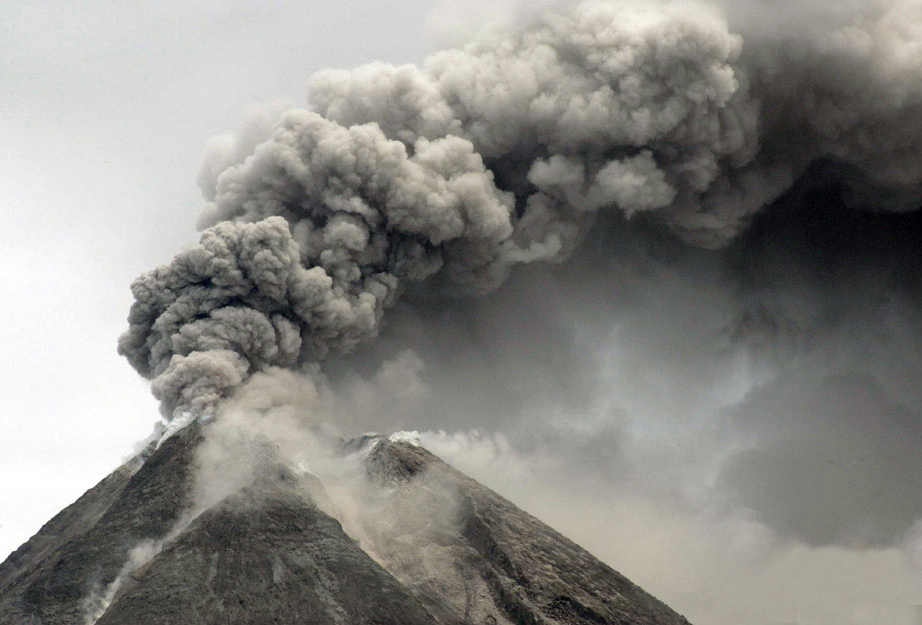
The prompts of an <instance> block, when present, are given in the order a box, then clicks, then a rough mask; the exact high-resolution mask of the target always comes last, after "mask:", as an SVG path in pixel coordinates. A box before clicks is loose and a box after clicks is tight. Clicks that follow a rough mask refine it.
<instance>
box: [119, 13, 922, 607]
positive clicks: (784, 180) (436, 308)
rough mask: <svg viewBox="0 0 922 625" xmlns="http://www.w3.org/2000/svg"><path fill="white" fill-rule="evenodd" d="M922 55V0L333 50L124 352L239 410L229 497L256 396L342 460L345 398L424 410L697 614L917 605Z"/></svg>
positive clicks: (409, 420)
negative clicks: (335, 446)
mask: <svg viewBox="0 0 922 625" xmlns="http://www.w3.org/2000/svg"><path fill="white" fill-rule="evenodd" d="M920 59H922V6H920V5H919V3H917V2H914V1H912V0H866V1H860V2H859V1H855V2H844V3H837V4H836V5H835V6H825V4H824V3H803V4H800V3H797V2H790V3H785V4H784V5H783V6H779V5H778V4H777V3H770V2H763V1H761V0H744V1H739V2H737V1H732V2H731V1H726V2H723V1H715V2H712V3H700V2H667V1H665V0H664V1H655V2H635V1H631V0H628V1H625V2H614V1H613V2H603V1H589V2H581V3H569V4H567V3H565V4H558V5H557V6H556V7H551V8H547V7H546V6H545V7H544V8H543V9H542V11H540V12H539V11H525V12H522V13H521V14H519V15H517V19H516V20H515V23H511V22H510V23H509V24H506V25H505V26H502V27H497V28H493V29H490V30H484V31H483V32H481V33H480V34H479V35H477V36H476V37H475V38H474V40H473V41H472V42H470V43H468V44H466V45H464V46H462V47H459V48H456V49H450V50H445V51H441V52H438V53H436V54H433V55H432V56H431V57H429V58H428V59H427V60H426V61H425V62H424V63H423V64H421V65H420V66H414V65H405V66H399V67H395V66H392V65H388V64H385V63H380V62H375V63H371V64H369V65H366V66H363V67H359V68H357V69H353V70H327V71H323V72H320V73H319V74H317V75H315V76H314V77H313V78H312V79H311V81H310V96H309V100H310V104H309V106H308V107H307V108H303V109H302V108H297V107H295V106H293V105H290V104H273V105H271V106H268V107H266V108H264V109H261V110H259V111H256V112H254V113H253V114H252V115H251V116H250V118H249V120H248V121H247V123H246V124H244V126H243V127H242V128H241V129H240V131H239V132H238V133H237V134H235V135H225V136H222V137H218V138H216V139H214V140H213V141H212V142H210V143H209V146H208V148H207V152H206V162H205V164H204V166H203V168H202V170H201V173H200V176H199V183H200V185H201V187H202V190H203V194H204V196H205V200H206V204H205V208H204V210H203V211H202V214H201V217H200V220H199V224H200V227H201V228H202V229H203V233H202V236H201V240H200V242H199V244H197V245H194V246H191V247H189V248H188V249H186V250H184V251H183V252H181V253H180V254H179V255H178V256H177V257H176V258H175V259H174V260H173V262H172V263H171V264H170V265H167V266H163V267H160V268H158V269H156V270H154V271H152V272H150V273H147V274H145V275H143V276H141V277H140V278H139V279H138V280H137V281H136V282H135V283H134V284H133V286H132V290H133V293H134V296H135V299H136V302H135V304H134V305H133V307H132V310H131V313H130V317H129V323H130V327H129V330H128V332H127V333H126V334H125V335H123V336H122V338H121V339H120V343H119V349H120V352H121V353H122V354H124V355H125V356H126V357H127V358H128V359H129V361H130V362H131V364H132V365H133V366H134V367H135V368H136V369H137V370H138V371H139V372H140V373H141V374H142V375H144V376H145V377H148V378H150V379H152V387H153V391H154V394H155V395H156V396H157V397H158V398H159V399H160V400H161V404H162V411H163V413H164V417H165V418H166V419H167V420H171V419H176V420H175V421H174V424H175V423H184V422H185V421H186V420H189V419H192V418H195V417H203V416H212V415H216V416H217V417H218V418H217V420H218V423H217V424H216V425H218V426H220V427H217V428H213V431H212V433H211V434H210V438H209V439H208V440H206V444H205V445H203V447H202V450H201V452H200V453H201V458H202V463H203V468H202V471H201V475H200V476H199V478H198V479H199V484H198V486H197V488H198V494H197V497H198V499H199V500H200V502H205V503H203V504H202V505H206V504H207V502H211V501H214V500H217V499H220V498H221V497H222V496H224V495H226V494H227V492H230V491H231V490H233V488H236V487H237V486H238V485H239V484H238V483H239V482H246V481H247V480H248V479H250V477H251V476H250V475H249V473H247V471H249V469H248V468H247V467H242V465H241V466H238V465H240V462H239V458H240V457H241V456H245V455H246V454H245V453H244V452H245V450H246V449H247V448H248V447H247V445H249V444H250V443H249V442H248V440H249V439H248V437H250V434H248V432H250V433H256V435H258V436H261V437H266V438H269V439H271V440H273V441H274V442H275V444H277V445H278V446H280V448H282V450H283V452H284V455H285V456H286V457H287V458H294V459H296V460H297V461H298V462H302V461H303V462H307V463H309V464H310V463H313V464H312V468H313V470H314V472H315V473H318V474H319V473H324V475H325V476H327V477H328V478H329V479H328V481H331V482H335V474H337V472H341V467H340V464H338V462H339V461H332V460H329V459H328V458H326V456H325V454H328V450H326V451H325V450H324V448H323V445H322V444H320V443H316V440H319V439H322V438H323V437H322V436H319V435H318V434H317V430H318V428H319V429H320V430H322V429H324V428H333V429H337V430H339V431H340V432H351V433H354V432H358V431H363V430H391V429H400V428H409V429H420V430H423V433H422V434H421V437H422V441H423V443H424V444H425V445H426V446H427V447H429V448H431V449H433V450H434V451H436V452H437V453H439V454H440V455H442V456H444V457H446V458H447V459H449V460H450V461H452V462H454V463H456V464H458V465H459V466H460V467H461V468H462V469H464V470H466V471H468V472H469V473H471V474H472V475H473V476H474V477H479V478H481V479H483V480H484V481H486V482H487V483H488V484H489V485H490V486H493V487H495V488H497V489H498V490H500V492H503V493H504V494H507V495H509V496H510V497H512V498H514V499H516V500H517V502H519V503H522V504H524V505H525V506H526V507H527V508H529V509H531V510H533V511H535V512H538V513H539V514H540V515H542V516H544V517H545V518H548V519H550V520H552V521H553V522H554V523H555V524H556V525H558V526H559V527H561V528H562V529H564V530H565V531H566V532H567V533H571V534H572V535H573V536H574V537H575V538H577V539H578V540H580V541H581V542H584V543H585V544H586V546H587V547H590V548H592V549H594V550H596V551H597V552H598V553H599V554H600V555H602V557H604V558H606V559H609V560H610V561H612V562H615V561H617V562H616V563H617V564H618V565H619V566H621V565H622V563H623V566H624V567H625V570H626V572H629V573H630V572H634V571H636V573H635V574H634V575H636V576H637V578H638V579H637V581H639V582H641V584H642V585H648V584H649V585H650V586H651V588H652V589H653V590H654V591H656V589H658V588H662V589H663V590H662V593H661V594H662V596H663V597H664V598H665V599H667V601H670V602H674V603H676V607H680V608H681V604H682V603H683V602H684V605H687V606H689V607H688V608H687V609H688V613H689V614H690V616H692V617H693V618H692V620H693V621H698V620H700V621H701V622H705V621H709V622H719V623H741V622H755V621H753V618H754V616H753V615H754V614H759V615H760V618H761V617H763V616H764V618H762V621H772V622H779V621H784V620H789V621H792V622H793V621H800V622H810V623H814V624H817V623H836V624H837V625H841V624H842V623H846V622H847V623H854V624H858V623H868V622H895V621H896V617H893V618H891V615H893V614H897V613H898V610H899V609H902V607H901V606H908V605H909V604H910V603H913V602H914V603H919V602H920V600H919V599H918V596H917V594H918V592H922V590H920V589H919V587H918V583H917V579H918V576H917V574H916V573H912V572H909V573H907V571H908V570H909V569H907V568H906V567H907V566H909V565H908V564H906V562H905V561H904V560H903V559H901V558H903V557H904V556H905V555H906V554H909V555H910V556H912V557H915V558H918V552H919V544H922V541H920V540H919V535H920V530H919V527H920V526H922V522H920V519H922V504H920V503H919V502H920V501H922V497H920V496H919V486H918V484H919V481H918V475H919V471H920V469H922V465H920V462H919V460H918V458H920V457H922V453H920V452H922V449H920V447H919V444H918V440H919V434H920V430H919V428H920V426H919V423H920V422H922V392H920V390H919V385H918V380H919V379H920V377H922V286H920V285H922V281H920V280H919V276H920V275H922V252H920V250H922V219H920V214H922V213H920V211H919V207H920V206H922V154H920V152H919V146H920V145H922V60H920ZM500 286H504V288H499V287H500ZM229 398H230V399H231V401H226V400H228V399H229ZM305 422H307V423H309V424H310V426H311V428H313V430H312V431H311V432H310V433H305V431H304V430H305V428H304V424H305ZM222 423H223V425H222ZM308 429H310V428H308ZM441 430H444V431H441ZM446 432H447V433H446ZM318 436H319V438H318ZM244 439H246V440H244ZM311 441H314V442H311ZM241 450H243V451H241ZM325 458H326V459H325ZM327 461H329V462H331V463H332V465H331V466H333V465H335V466H336V468H334V469H330V470H324V469H323V467H321V466H320V465H321V464H322V463H324V462H327ZM313 465H317V466H313ZM318 467H319V468H318ZM241 471H242V472H243V473H241V474H240V475H238V473H240V472H241ZM330 475H334V478H330V477H329V476H330ZM342 479H343V480H344V481H348V480H346V478H342ZM536 481H537V482H540V488H538V487H535V486H534V484H535V482H536ZM325 485H326V486H327V489H328V490H329V489H330V488H333V489H334V490H335V488H336V487H335V486H332V487H331V486H330V484H326V482H325ZM574 485H577V486H574ZM349 488H352V486H350V487H349ZM343 489H344V490H348V489H347V488H346V487H345V486H343ZM334 499H336V497H335V496H334ZM354 499H355V495H354V494H353V495H348V496H346V495H343V496H341V497H339V499H338V500H337V501H338V505H340V506H345V507H347V508H348V507H350V506H351V505H352V504H349V505H346V504H344V503H343V502H345V501H352V502H353V503H354V505H355V507H356V508H359V507H361V505H360V504H359V503H358V502H357V501H353V500H354ZM568 506H569V508H568ZM573 507H579V509H580V511H581V512H580V515H578V516H579V517H580V519H581V520H580V519H576V520H574V519H573V516H574V515H572V514H568V513H567V510H568V509H569V510H571V511H572V508H573ZM664 510H665V511H667V512H663V511H664ZM355 514H356V515H358V516H356V518H359V517H360V516H361V514H360V513H358V512H356V513H355ZM353 516H355V515H353ZM593 524H595V525H593ZM612 527H616V528H620V530H623V531H624V533H625V535H632V536H642V537H643V539H642V542H638V543H637V544H638V545H639V546H638V547H637V548H636V549H634V550H633V551H632V550H631V549H630V548H628V547H626V546H625V545H624V544H622V543H618V542H617V541H611V540H609V535H610V532H611V531H614V530H612V529H611V528H612ZM360 533H361V532H360ZM680 552H681V553H686V554H688V555H687V558H688V560H689V562H690V561H692V560H695V564H694V565H692V564H689V568H690V569H693V570H694V571H695V574H692V575H689V574H687V573H686V568H685V567H683V566H673V560H672V559H671V558H673V557H674V556H675V554H677V553H680ZM651 554H653V555H651ZM913 554H915V555H913ZM660 556H661V557H660ZM753 562H756V563H757V564H758V566H756V565H753V564H752V563H753ZM663 563H667V564H666V565H665V566H664V564H663ZM865 566H867V567H870V569H872V570H873V571H874V573H871V574H868V575H867V576H864V573H863V570H864V569H863V567H865ZM667 569H668V570H667ZM696 575H697V577H696ZM874 576H876V577H874ZM872 577H873V578H874V580H877V581H876V582H875V581H873V580H871V578H872ZM858 579H860V580H861V582H862V583H861V592H863V593H865V594H866V595H867V597H865V596H864V595H862V594H861V593H859V592H858V591H857V590H856V589H855V588H856V584H857V582H856V581H855V580H858ZM728 580H729V581H728ZM817 580H825V581H823V582H822V583H828V584H829V585H830V587H832V586H835V589H834V591H830V592H829V593H827V595H828V596H826V595H824V596H825V597H826V598H825V599H823V600H821V599H819V598H817V597H816V596H815V595H816V593H812V592H811V591H810V584H811V583H814V582H815V583H819V582H818V581H817ZM801 582H803V583H801ZM875 583H876V585H875ZM794 585H796V586H797V587H796V588H795V587H794ZM726 587H729V588H730V590H729V591H727V592H718V591H714V588H718V589H720V588H726ZM764 588H774V589H775V591H771V592H769V591H763V590H760V589H764ZM842 589H845V590H842ZM715 592H716V593H717V595H719V596H715ZM883 593H886V594H887V597H889V600H891V601H894V602H897V603H899V602H902V603H900V604H899V606H896V607H892V608H887V609H883V611H879V612H877V613H876V614H878V615H886V618H885V617H884V616H880V618H878V619H877V620H876V621H875V620H874V617H868V618H870V620H868V619H865V620H861V619H862V618H864V617H862V616H861V615H860V614H858V613H859V612H860V610H857V608H856V610H854V611H853V612H854V613H851V612H849V609H847V608H843V607H842V605H840V604H841V602H842V600H843V598H847V599H849V600H850V601H852V602H854V603H855V605H858V603H859V602H863V603H861V605H863V606H865V607H867V606H874V605H876V604H875V602H877V603H879V602H880V599H879V597H880V596H883ZM729 595H732V597H731V596H729ZM779 596H783V597H786V598H788V599H786V600H787V601H788V603H787V604H784V605H780V607H779V602H778V597H779ZM672 597H674V598H675V599H674V600H673V599H671V598H672ZM868 609H870V608H868ZM772 610H774V612H773V611H772ZM888 610H889V611H888ZM846 613H847V614H846ZM869 613H870V612H869ZM855 614H858V616H855ZM695 616H698V617H700V618H694V617H695ZM804 619H807V620H806V621H805V620H804ZM848 619H851V620H848ZM888 619H889V620H888Z"/></svg>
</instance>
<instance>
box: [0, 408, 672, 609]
mask: <svg viewBox="0 0 922 625" xmlns="http://www.w3.org/2000/svg"><path fill="white" fill-rule="evenodd" d="M207 428H208V426H204V427H202V426H198V425H193V426H189V427H187V428H185V429H183V430H181V431H180V432H179V433H177V434H176V435H174V436H173V437H172V438H170V439H168V440H167V441H166V442H165V443H164V444H163V445H162V446H161V447H160V448H159V449H157V450H155V451H154V450H151V453H150V455H149V458H148V459H147V460H146V462H144V463H143V465H142V464H141V463H140V461H136V462H130V463H128V464H126V465H125V466H123V467H120V468H119V469H117V470H116V471H115V472H113V473H112V474H111V475H110V476H108V477H107V478H105V479H104V480H103V481H102V482H100V483H99V484H98V485H97V486H96V487H94V488H93V489H91V490H90V491H88V492H87V493H86V494H85V495H84V496H83V497H81V498H80V499H79V500H77V502H75V503H74V504H73V505H71V506H69V507H68V508H66V509H65V510H63V511H62V512H61V513H60V514H58V515H57V516H56V517H55V518H54V519H52V520H51V521H50V522H49V523H48V524H46V525H45V526H44V527H43V528H42V529H41V531H40V532H39V533H38V534H37V535H36V536H34V537H33V538H32V539H31V540H30V541H29V542H27V543H26V544H25V545H23V546H22V547H20V549H18V550H17V551H16V552H15V553H13V554H12V555H11V556H10V557H9V558H8V559H7V560H6V562H4V563H3V564H2V565H0V625H64V624H77V625H88V624H92V623H95V624H96V625H122V624H131V625H148V624H150V625H154V624H156V625H171V624H176V625H180V624H182V625H186V624H191V623H199V624H203V625H219V624H220V625H243V624H248V625H249V624H253V625H256V624H258V625H262V624H279V625H295V624H301V623H304V624H312V625H313V624H316V625H326V624H330V625H333V624H336V625H351V624H355V625H365V624H378V625H416V624H422V623H427V624H428V623H435V624H442V625H468V624H470V625H475V624H476V625H489V624H494V625H502V624H516V625H526V624H528V625H538V624H541V625H590V624H594V625H599V624H609V625H688V622H687V621H686V620H685V619H684V618H683V617H681V616H679V615H678V614H676V613H675V612H673V611H672V610H670V609H669V608H668V607H667V606H665V605H664V604H663V603H661V602H659V601H658V600H657V599H655V598H653V597H652V596H650V595H649V594H647V593H645V592H644V591H643V590H641V589H640V588H638V587H637V586H635V585H634V584H632V583H631V582H630V581H629V580H627V579H626V578H625V577H623V576H622V575H620V574H619V573H617V572H615V571H614V570H612V569H611V568H609V567H608V566H606V565H605V564H603V563H601V562H600V561H599V560H597V559H596V558H594V557H593V556H592V555H590V554H589V553H588V552H586V551H585V550H583V549H581V548H580V547H579V546H577V545H576V544H574V543H573V542H571V541H569V540H567V539H566V538H564V537H563V536H561V535H560V534H558V533H557V532H555V531H554V530H552V529H550V528H549V527H547V526H546V525H544V524H542V523H541V522H540V521H538V520H537V519H535V518H534V517H532V516H530V515H528V514H526V513H525V512H523V511H521V510H519V509H518V508H516V507H515V506H514V505H512V504H511V503H510V502H508V501H507V500H505V499H503V498H502V497H500V496H498V495H497V494H495V493H493V492H492V491H490V490H489V489H487V488H485V487H484V486H482V485H480V484H478V483H477V482H475V481H473V480H471V479H470V478H468V477H466V476H464V475H463V474H461V473H460V472H458V471H456V470H454V469H452V468H451V467H449V466H448V465H446V464H445V463H443V462H442V461H440V460H439V459H438V458H436V457H435V456H433V455H432V454H430V453H429V452H427V451H425V450H424V449H422V448H419V447H415V446H413V445H410V444H407V443H398V442H391V441H389V440H387V439H385V438H382V437H377V438H375V437H366V438H364V439H361V440H356V441H352V442H350V443H347V444H346V445H344V447H343V449H344V452H343V453H344V454H352V456H351V457H352V458H353V459H358V458H361V459H362V462H364V466H365V472H366V474H367V477H368V479H367V480H365V479H363V480H362V481H363V485H361V486H360V487H356V488H358V490H359V491H360V492H359V493H357V494H356V496H357V498H358V499H356V501H361V502H362V504H361V505H360V506H358V509H360V510H361V512H358V513H351V514H344V513H343V514H344V516H342V517H341V518H342V523H341V522H340V520H337V518H334V516H341V514H340V512H339V511H338V510H337V506H336V502H335V501H331V500H330V499H328V497H327V495H326V493H325V492H324V489H323V485H322V484H320V482H319V480H318V479H317V478H316V477H314V476H312V475H310V474H304V473H303V472H298V471H293V470H291V469H290V468H289V467H288V466H286V465H285V464H284V462H282V461H281V460H280V459H279V458H278V455H277V454H274V452H273V451H272V450H273V448H272V446H271V445H266V450H267V451H266V454H265V462H261V465H263V466H261V467H260V470H259V472H258V475H257V477H256V478H255V479H254V480H253V481H252V482H250V483H249V484H247V485H244V486H243V487H241V488H239V489H238V490H236V491H234V492H232V493H231V494H230V495H229V496H227V497H225V498H224V499H222V500H220V501H219V502H217V503H216V504H214V505H212V506H211V507H209V508H208V509H206V510H201V511H199V510H196V511H195V513H193V510H195V508H194V506H192V502H191V492H192V483H193V481H192V480H193V472H194V467H195V451H196V447H197V446H198V444H199V443H200V442H201V441H202V439H203V437H205V436H207V433H208V429H207ZM347 507H349V506H347Z"/></svg>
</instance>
